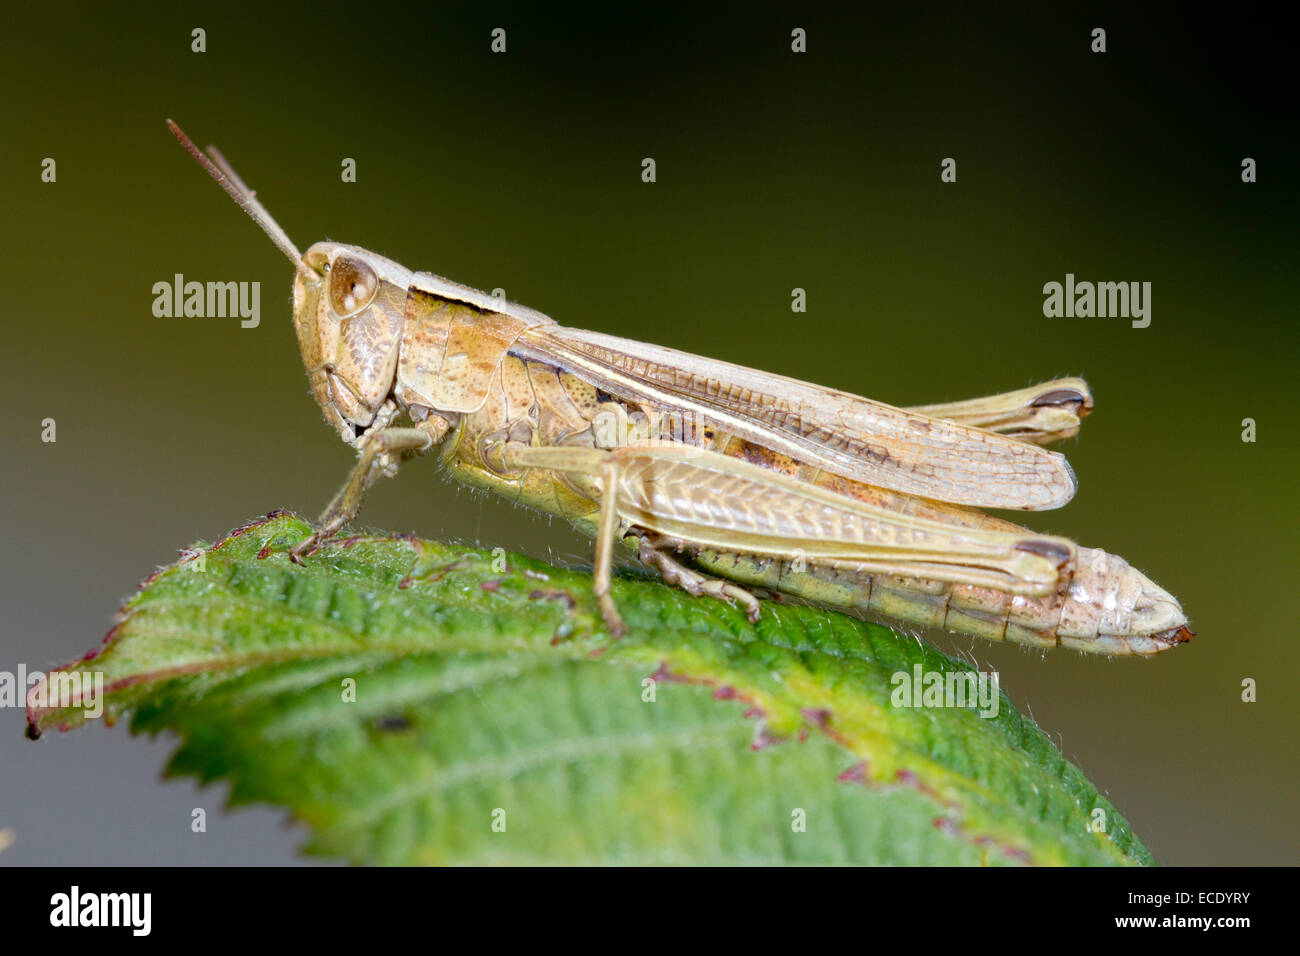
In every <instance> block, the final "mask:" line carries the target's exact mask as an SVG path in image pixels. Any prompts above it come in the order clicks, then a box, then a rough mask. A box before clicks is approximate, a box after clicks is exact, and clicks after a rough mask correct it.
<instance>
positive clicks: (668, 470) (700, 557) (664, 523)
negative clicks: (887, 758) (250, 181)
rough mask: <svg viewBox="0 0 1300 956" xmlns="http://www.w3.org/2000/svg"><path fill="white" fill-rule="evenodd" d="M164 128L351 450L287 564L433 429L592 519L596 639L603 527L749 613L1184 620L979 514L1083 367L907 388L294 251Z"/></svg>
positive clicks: (1047, 434) (1077, 394)
mask: <svg viewBox="0 0 1300 956" xmlns="http://www.w3.org/2000/svg"><path fill="white" fill-rule="evenodd" d="M168 126H169V127H170V128H171V130H172V132H173V133H174V134H175V135H176V137H177V138H178V139H179V140H180V142H181V144H182V145H183V146H184V147H185V148H186V149H187V150H188V151H189V152H190V154H191V155H192V156H193V157H194V158H195V159H196V160H197V161H198V162H199V163H200V165H202V166H203V167H204V169H206V170H207V171H208V173H209V174H210V175H211V176H212V177H213V179H215V180H216V181H217V182H218V183H219V184H220V185H221V186H222V188H224V189H225V190H226V192H227V193H229V194H230V196H231V197H232V198H233V199H234V200H235V202H236V203H238V204H239V206H240V207H241V208H243V210H244V211H245V212H246V213H247V214H248V215H249V216H250V217H251V218H252V219H253V221H254V222H256V223H257V224H258V225H259V226H260V227H261V228H262V229H263V230H264V231H265V232H266V234H267V235H268V236H269V237H270V238H271V240H272V242H274V243H275V245H276V246H277V247H278V248H279V249H280V250H281V251H282V252H283V253H284V254H285V255H286V256H288V258H289V260H290V261H291V262H292V263H293V264H294V268H295V269H296V270H297V271H296V275H295V277H294V284H293V315H294V328H295V330H296V332H297V336H298V342H299V345H300V347H301V349H302V359H303V364H304V365H305V366H306V370H307V376H308V378H309V380H310V383H311V390H312V394H313V395H314V396H315V398H316V401H317V402H318V403H319V404H320V407H321V410H322V411H323V412H324V415H325V420H326V421H327V422H328V423H329V424H330V425H332V426H333V427H334V429H335V430H336V431H337V432H338V433H339V435H340V436H341V437H342V439H343V441H344V442H346V443H347V444H348V445H350V446H352V447H353V448H354V449H355V450H356V452H357V462H356V465H355V466H354V467H353V469H352V471H351V473H350V475H349V477H348V479H347V481H346V482H345V483H344V484H343V487H342V488H341V489H340V490H339V492H338V494H337V495H335V497H334V499H333V500H332V501H331V502H330V504H329V506H328V507H327V508H326V509H325V512H324V513H323V514H322V515H321V517H320V520H319V521H318V522H317V524H316V526H315V530H314V533H313V534H312V535H311V536H310V537H309V538H308V539H307V540H305V541H303V542H301V543H300V544H298V545H297V546H296V547H295V548H294V549H293V551H292V553H291V557H292V558H293V559H294V560H295V561H299V562H301V561H302V560H303V558H304V557H305V556H307V555H309V554H311V553H312V552H313V551H314V550H316V549H317V548H318V547H319V546H321V545H322V544H323V543H325V542H327V541H329V540H330V539H331V538H332V537H333V536H334V535H335V534H336V533H337V532H338V531H339V530H340V529H341V528H343V526H344V525H346V524H347V523H348V522H350V521H351V520H352V519H353V518H354V517H355V516H356V514H357V512H358V510H359V508H360V506H361V499H362V496H363V495H364V493H365V490H366V488H367V487H368V486H369V485H370V484H371V483H372V482H373V481H374V480H376V479H377V478H379V477H381V476H387V477H392V476H394V475H396V473H397V470H398V466H399V465H400V464H401V463H402V462H404V461H406V460H408V459H411V458H414V457H417V456H420V455H424V454H426V453H429V452H433V451H435V450H436V451H437V453H438V457H439V458H440V459H441V461H442V462H443V464H444V465H445V467H446V468H448V469H449V470H450V472H451V474H452V475H453V476H454V477H455V478H457V479H458V480H460V481H462V482H465V483H467V484H469V485H472V486H475V487H479V488H485V489H489V490H491V491H494V492H497V493H499V494H502V495H504V496H506V497H508V498H511V499H513V500H515V501H517V502H519V503H521V504H524V505H528V506H531V507H533V508H536V509H539V510H541V511H543V512H546V513H548V514H552V515H557V516H560V517H562V518H566V519H568V520H569V521H571V522H572V523H573V524H574V525H575V526H576V527H577V528H578V529H579V530H581V531H583V532H585V533H587V534H589V535H591V536H593V537H594V538H595V558H594V567H593V572H592V573H593V579H594V588H593V590H594V592H595V594H596V597H597V600H598V602H599V607H600V611H601V615H602V617H603V619H604V622H605V624H606V626H607V628H608V630H609V631H610V633H611V634H612V635H614V636H615V637H617V636H619V635H621V634H622V633H623V631H624V624H623V620H622V618H621V616H620V615H619V612H618V609H617V607H616V606H615V603H614V601H613V599H612V597H611V595H610V582H611V575H612V566H613V563H614V553H615V547H616V545H617V543H618V542H620V541H621V542H623V543H624V544H625V545H627V546H628V547H629V548H630V549H631V551H632V553H633V554H635V555H636V557H637V558H638V559H639V560H640V561H641V562H643V563H644V564H645V565H647V566H648V567H650V568H652V569H654V570H656V571H657V572H658V573H659V574H660V575H661V577H662V578H663V580H664V581H666V582H667V583H669V584H670V585H675V586H678V587H680V588H682V589H684V590H686V591H687V592H689V593H690V594H692V595H696V596H700V595H708V596H712V597H715V598H720V599H722V600H724V601H727V602H730V603H732V604H738V605H742V606H743V607H744V608H745V610H746V612H747V614H748V616H749V618H750V620H752V621H756V620H757V619H758V618H759V616H760V614H761V610H762V607H761V604H760V602H759V600H758V598H757V597H756V595H755V591H760V592H764V591H766V592H780V593H785V594H790V595H794V596H796V597H800V598H803V599H806V600H809V601H811V602H814V603H818V604H822V605H827V606H831V607H837V608H843V609H846V610H852V611H865V612H868V613H873V614H878V615H883V616H886V617H890V618H894V619H897V620H901V621H905V622H908V623H912V624H918V625H924V626H932V627H936V628H946V629H948V630H950V631H953V632H960V633H964V634H972V635H976V636H979V637H983V638H988V639H991V640H1006V641H1015V642H1019V643H1022V644H1027V645H1031V646H1035V647H1055V646H1066V647H1071V648H1074V649H1075V650H1079V651H1086V652H1093V653H1102V654H1120V655H1151V654H1156V653H1159V652H1160V651H1164V650H1167V649H1169V648H1171V647H1173V646H1175V645H1177V644H1180V643H1182V642H1184V641H1187V640H1190V639H1191V637H1192V636H1193V635H1192V633H1191V631H1189V630H1188V629H1187V618H1186V617H1185V616H1184V614H1183V611H1182V608H1181V606H1180V605H1179V603H1178V601H1177V600H1176V599H1175V598H1174V597H1173V596H1172V595H1171V594H1169V593H1168V592H1167V591H1165V590H1163V589H1162V588H1160V587H1158V586H1157V585H1156V584H1155V583H1154V582H1153V581H1151V580H1150V579H1149V578H1147V577H1146V576H1145V575H1143V574H1142V573H1141V572H1139V571H1138V570H1137V569H1135V568H1133V567H1131V566H1130V565H1129V564H1128V563H1127V562H1125V561H1124V560H1123V559H1122V558H1120V557H1118V556H1116V555H1113V554H1109V553H1107V552H1105V551H1100V550H1096V549H1093V548H1084V547H1080V546H1079V545H1077V544H1075V543H1074V542H1073V541H1070V540H1068V539H1066V538H1061V537H1055V536H1050V535H1043V534H1038V533H1036V532H1033V531H1030V530H1028V529H1026V528H1023V527H1020V526H1018V525H1015V524H1013V523H1011V522H1009V521H1005V520H1003V519H1001V518H997V517H994V516H992V515H988V514H985V513H984V512H983V511H980V510H978V509H981V508H1000V509H1021V510H1040V509H1050V508H1058V507H1060V506H1062V505H1064V504H1065V503H1066V502H1067V501H1069V500H1070V498H1071V497H1072V496H1073V494H1074V491H1075V478H1074V474H1073V472H1072V471H1071V469H1070V467H1069V464H1068V463H1067V462H1066V460H1065V458H1064V457H1063V456H1062V455H1060V454H1058V453H1056V452H1052V451H1049V450H1047V449H1046V448H1044V447H1042V446H1043V445H1046V444H1049V443H1051V442H1053V441H1057V440H1059V439H1062V438H1067V437H1070V436H1072V435H1074V434H1075V433H1076V432H1077V431H1078V428H1079V423H1080V420H1081V419H1082V418H1083V417H1084V416H1085V415H1087V414H1088V412H1090V411H1091V410H1092V396H1091V394H1090V392H1089V390H1088V386H1087V384H1086V383H1085V382H1083V381H1082V380H1081V379H1077V378H1066V379H1059V380H1056V381H1052V382H1047V383H1045V384H1043V385H1039V386H1036V387H1033V388H1027V389H1022V390H1020V391H1015V392H1009V393H1006V394H1002V395H994V396H990V397H986V398H980V399H974V400H971V401H966V402H956V403H951V404H943V405H929V406H925V407H920V408H911V409H902V408H895V407H892V406H890V405H886V404H883V403H881V402H876V401H872V400H871V399H867V398H860V397H858V396H856V395H850V394H848V393H845V392H840V391H836V390H834V389H830V388H823V387H821V386H817V385H812V384H809V383H806V382H800V381H796V380H794V379H791V378H785V377H782V376H780V375H773V374H769V373H766V372H761V371H756V370H754V369H749V368H743V367H741V366H738V365H732V364H729V363H727V362H721V361H716V360H713V359H707V358H702V357H700V356H697V355H691V354H689V353H685V352H679V351H676V350H673V349H669V348H664V347H661V346H657V345H648V344H645V343H641V342H634V341H631V340H628V339H623V338H616V337H614V336H610V335H602V334H600V333H598V332H588V331H584V330H581V329H573V328H566V327H564V326H561V325H558V324H557V323H556V322H555V321H554V320H553V319H551V318H549V317H548V316H546V315H543V314H542V313H540V312H537V311H534V310H533V309H529V308H526V307H524V306H521V305H517V304H514V303H508V302H505V301H503V300H501V299H498V298H495V297H493V296H490V295H488V294H486V293H483V292H479V291H477V290H475V289H471V288H467V287H466V286H463V285H460V284H458V283H455V282H451V281H449V280H447V279H444V278H441V277H439V276H436V275H433V274H432V273H428V272H416V273H413V272H411V271H410V270H408V269H406V268H405V267H404V266H402V265H399V264H398V263H396V262H393V261H392V260H390V259H387V258H385V257H383V256H380V255H376V254H375V253H373V252H370V251H369V250H366V249H362V248H359V247H357V246H349V245H344V244H342V243H336V242H318V243H316V244H315V245H313V246H311V247H310V248H309V249H308V250H307V252H306V254H303V253H300V252H299V251H298V249H297V247H296V246H294V244H293V243H292V242H291V241H290V239H289V237H288V235H287V234H286V233H285V232H284V230H283V229H281V227H280V226H279V225H278V224H277V223H276V222H275V220H274V219H272V218H271V216H270V215H269V214H268V213H267V211H266V210H265V209H264V208H263V206H262V204H261V203H260V202H259V201H258V200H257V198H256V196H255V194H254V193H253V191H252V190H250V189H249V188H248V187H247V186H246V185H245V184H244V183H243V182H242V181H241V180H240V178H239V177H238V176H237V175H236V174H235V172H234V170H233V169H231V167H230V166H229V164H228V163H226V161H225V160H224V158H222V156H221V154H220V153H219V152H218V151H216V150H215V149H213V148H211V147H210V148H209V152H208V153H204V152H203V151H201V150H200V149H199V148H198V147H196V146H195V145H194V144H193V143H192V142H191V141H190V140H189V138H188V137H186V135H185V134H184V133H183V132H182V131H181V130H180V128H179V127H178V126H176V124H175V123H172V122H171V121H170V120H168Z"/></svg>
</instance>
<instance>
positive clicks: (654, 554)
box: [629, 532, 762, 624]
mask: <svg viewBox="0 0 1300 956" xmlns="http://www.w3.org/2000/svg"><path fill="white" fill-rule="evenodd" d="M629 537H635V538H636V547H637V558H638V560H640V561H641V563H642V564H644V565H645V566H646V567H648V568H652V569H653V570H655V571H657V572H659V576H660V577H661V578H663V581H664V583H665V584H668V585H671V586H673V587H679V588H681V589H682V590H683V591H685V592H686V593H687V594H689V595H691V596H692V597H714V598H718V599H719V600H721V601H726V602H727V603H728V604H730V605H731V606H733V607H735V606H736V605H737V604H740V605H742V606H743V607H744V608H745V616H746V617H748V618H749V621H750V623H751V624H753V623H757V622H758V618H759V615H760V614H761V613H762V605H761V604H760V603H759V600H758V598H757V597H755V596H754V594H753V592H751V591H748V590H746V589H745V588H742V587H741V586H740V585H738V584H732V583H731V582H730V581H724V580H723V579H722V578H714V577H709V576H708V575H707V574H701V573H700V572H699V571H696V570H694V569H693V568H688V567H687V566H686V565H684V564H682V563H681V562H680V561H678V560H677V559H676V558H674V557H673V556H672V555H670V554H669V553H668V551H667V550H665V548H664V547H663V544H662V542H661V541H659V540H656V539H654V538H653V536H652V535H650V534H647V533H645V532H633V534H632V535H629Z"/></svg>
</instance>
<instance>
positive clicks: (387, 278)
mask: <svg viewBox="0 0 1300 956" xmlns="http://www.w3.org/2000/svg"><path fill="white" fill-rule="evenodd" d="M303 261H304V262H305V263H306V264H307V266H308V270H309V271H308V270H299V271H298V273H297V275H296V276H295V277H294V283H293V325H294V329H295V331H296V332H297V333H298V346H299V348H300V349H301V350H302V362H303V365H304V366H305V367H306V369H307V375H308V377H309V378H310V379H311V390H312V395H314V396H315V398H316V401H317V402H318V403H320V407H321V410H322V411H323V412H324V413H325V418H326V420H327V421H329V423H330V424H331V425H333V426H334V427H335V428H336V429H337V430H338V432H339V434H340V435H342V436H343V440H344V441H346V442H348V443H349V444H352V443H353V442H354V441H355V440H356V437H357V435H359V434H360V433H361V432H362V431H363V430H364V429H365V428H367V427H368V426H369V425H370V424H371V423H372V422H373V421H374V420H375V413H376V412H378V411H379V408H380V406H381V405H383V404H384V402H385V401H386V400H387V399H388V396H389V394H390V393H391V392H392V389H393V381H394V378H395V377H396V373H397V352H398V346H399V345H400V343H401V338H402V314H403V311H404V309H405V306H406V292H407V287H408V286H409V285H410V284H411V273H410V272H409V271H408V270H407V269H405V268H404V267H402V266H400V265H398V264H397V263H396V262H393V261H391V260H389V259H385V258H384V257H383V256H379V255H375V253H373V252H369V251H367V250H365V249H360V248H358V247H356V246H346V245H343V244H341V243H336V242H318V243H316V244H315V245H314V246H312V247H311V248H310V249H308V250H307V254H306V255H305V256H303Z"/></svg>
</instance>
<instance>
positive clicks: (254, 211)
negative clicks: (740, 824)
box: [167, 120, 411, 445]
mask: <svg viewBox="0 0 1300 956" xmlns="http://www.w3.org/2000/svg"><path fill="white" fill-rule="evenodd" d="M167 126H168V127H169V128H170V129H171V131H172V133H174V134H175V136H176V138H177V139H178V140H180V143H181V145H182V146H184V147H185V149H186V150H187V151H188V152H189V154H190V155H191V156H193V157H194V159H195V160H196V161H197V162H198V164H199V165H200V166H202V167H203V168H204V169H205V170H206V171H207V173H208V175H210V176H211V177H212V178H213V179H215V180H216V181H217V184H218V185H219V186H221V188H222V189H224V190H225V191H226V192H227V193H228V194H229V195H230V198H231V199H233V200H234V201H235V202H236V203H237V204H238V205H239V208H241V209H243V210H244V212H246V213H248V215H249V216H250V217H251V218H252V220H253V222H255V223H257V224H258V225H259V226H261V227H262V230H263V231H264V232H265V233H266V234H267V235H268V236H269V237H270V239H271V241H272V242H273V243H275V245H276V248H278V249H279V250H280V251H281V252H283V253H284V254H285V255H286V256H287V257H288V258H289V261H290V262H292V263H293V265H294V268H295V269H296V270H297V275H296V276H295V278H294V283H293V325H294V328H295V329H296V330H297V332H298V345H299V347H300V348H301V349H302V361H303V364H304V365H305V366H306V367H307V375H308V376H309V377H310V378H311V390H312V394H313V395H315V397H316V401H317V402H319V403H320V407H321V411H323V412H324V413H325V419H326V420H327V421H328V422H329V423H330V424H331V425H333V426H334V427H335V428H336V429H337V430H338V433H339V434H340V435H342V436H343V440H344V441H345V442H347V443H348V444H349V445H351V444H354V443H355V442H356V440H357V436H358V435H360V434H361V432H363V431H364V430H365V429H366V428H368V427H369V426H370V425H371V424H372V423H373V422H374V421H375V416H376V414H377V413H378V411H379V409H380V407H381V406H382V405H383V404H384V402H385V401H387V399H388V396H389V394H390V393H391V392H392V390H393V382H394V379H395V378H396V374H397V352H398V346H399V345H400V342H401V337H402V316H403V313H404V310H405V305H406V292H407V287H408V286H409V285H410V284H411V273H410V272H409V271H407V270H406V269H405V268H403V267H402V266H400V265H398V264H397V263H396V262H393V261H391V260H389V259H385V258H384V257H383V256H377V255H375V254H374V253H373V252H367V251H366V250H365V249H358V248H357V247H356V246H345V245H342V244H340V243H336V242H318V243H316V245H314V246H312V247H311V248H310V249H308V250H307V254H306V255H305V256H304V255H303V254H302V253H300V252H299V251H298V247H297V246H295V245H294V244H293V241H292V240H291V239H290V238H289V236H288V234H286V233H285V231H284V230H283V229H282V228H280V225H279V223H277V222H276V221H275V220H274V219H273V218H271V214H270V213H268V212H267V211H266V209H265V207H263V206H262V204H261V202H259V201H258V199H257V194H256V193H254V192H253V191H252V190H251V189H249V188H248V186H247V185H245V184H244V181H243V180H242V179H240V178H239V176H238V175H237V174H236V173H235V171H234V170H233V169H231V168H230V164H229V163H227V162H226V160H225V158H224V157H223V156H222V155H221V153H220V152H219V151H218V150H217V149H216V148H214V147H208V152H206V153H205V152H204V151H203V150H201V149H199V148H198V147H197V146H195V145H194V143H193V141H191V140H190V138H189V137H188V136H186V135H185V133H184V132H183V131H182V130H181V128H180V127H179V126H177V125H176V124H175V123H173V122H172V121H171V120H168V121H167Z"/></svg>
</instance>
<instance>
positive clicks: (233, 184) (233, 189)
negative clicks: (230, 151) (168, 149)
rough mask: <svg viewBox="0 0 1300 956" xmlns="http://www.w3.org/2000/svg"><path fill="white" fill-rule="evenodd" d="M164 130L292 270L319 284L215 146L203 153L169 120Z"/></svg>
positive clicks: (318, 274)
mask: <svg viewBox="0 0 1300 956" xmlns="http://www.w3.org/2000/svg"><path fill="white" fill-rule="evenodd" d="M167 128H168V129H170V130H171V131H172V134H173V135H174V136H175V137H176V138H177V139H178V140H180V142H181V145H182V146H184V147H185V149H186V150H187V151H188V152H189V154H190V155H191V156H193V157H194V159H195V160H196V161H197V162H198V164H199V165H200V166H202V167H203V168H204V169H206V170H207V171H208V175H209V176H211V177H212V178H213V179H215V180H216V181H217V185H218V186H220V187H221V188H222V189H224V190H225V191H226V192H227V193H228V194H229V195H230V198H231V199H233V200H234V201H235V202H236V203H238V205H239V208H240V209H242V210H244V212H246V213H248V218H250V219H252V220H253V222H255V223H257V224H258V225H259V226H261V227H262V231H263V232H265V233H266V234H267V235H268V236H270V237H271V241H272V242H274V243H275V246H276V248H277V249H279V250H280V251H281V252H283V253H284V254H285V255H286V256H288V257H289V259H290V260H291V261H292V262H293V264H294V267H295V268H296V269H297V270H298V271H299V272H301V273H302V274H303V275H304V276H306V277H307V278H308V279H311V280H312V281H319V280H320V273H318V272H317V271H316V270H315V269H313V268H312V267H311V266H309V265H307V260H306V259H304V258H303V257H302V253H301V252H299V251H298V247H297V246H295V245H294V244H293V241H292V240H291V239H290V238H289V235H288V233H286V232H285V231H284V230H283V229H281V228H280V224H279V223H278V222H276V221H275V220H274V219H272V218H271V214H270V213H269V212H267V211H266V208H265V207H264V206H263V205H262V204H261V203H260V202H258V201H257V193H255V192H253V190H251V189H249V188H248V186H246V185H245V184H244V181H243V180H242V179H240V178H239V175H238V174H237V173H236V172H235V171H234V170H233V169H231V168H230V164H229V163H227V162H226V158H225V157H224V156H222V155H221V151H220V150H218V149H217V148H216V147H215V146H209V147H208V152H206V153H205V152H203V150H201V149H199V148H198V147H197V146H195V145H194V141H193V140H191V139H190V138H189V137H188V136H186V135H185V131H184V130H183V129H181V128H180V127H179V126H177V125H176V124H175V123H173V122H172V121H171V120H168V121H167Z"/></svg>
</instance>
